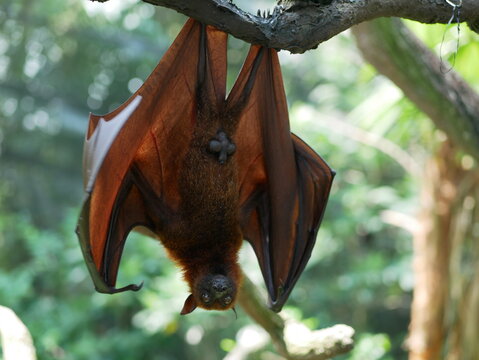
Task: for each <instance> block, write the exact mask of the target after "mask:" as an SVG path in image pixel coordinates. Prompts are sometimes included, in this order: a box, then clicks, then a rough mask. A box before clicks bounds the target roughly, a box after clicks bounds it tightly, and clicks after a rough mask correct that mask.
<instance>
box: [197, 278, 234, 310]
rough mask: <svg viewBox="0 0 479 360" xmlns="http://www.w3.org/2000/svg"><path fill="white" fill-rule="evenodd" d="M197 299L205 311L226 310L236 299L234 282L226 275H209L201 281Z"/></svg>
mask: <svg viewBox="0 0 479 360" xmlns="http://www.w3.org/2000/svg"><path fill="white" fill-rule="evenodd" d="M196 289H197V297H198V298H199V302H200V304H201V305H200V306H201V307H203V308H205V309H216V310H226V309H228V308H230V307H231V306H232V305H233V303H234V299H235V297H236V286H235V284H234V282H233V281H232V280H231V279H230V278H229V277H227V276H224V275H208V276H206V277H204V278H203V279H202V280H200V281H199V283H198V286H197V288H196Z"/></svg>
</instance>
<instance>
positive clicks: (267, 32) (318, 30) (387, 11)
mask: <svg viewBox="0 0 479 360" xmlns="http://www.w3.org/2000/svg"><path fill="white" fill-rule="evenodd" d="M92 1H100V2H105V1H108V0H92ZM117 1H119V0H117ZM143 1H144V2H148V3H150V4H153V5H157V6H163V7H167V8H170V9H173V10H176V11H178V12H180V13H182V14H185V15H187V16H190V17H192V18H195V19H197V20H199V21H201V22H203V23H205V24H209V25H214V26H215V27H217V28H218V29H221V30H223V31H225V32H227V33H229V34H231V35H233V36H235V37H237V38H239V39H242V40H244V41H246V42H248V43H254V44H261V45H264V46H267V47H271V48H275V49H284V50H288V51H290V52H292V53H303V52H305V51H307V50H309V49H314V48H316V47H317V46H318V45H319V44H320V43H322V42H323V41H326V40H328V39H330V38H332V37H333V36H335V35H337V34H339V33H340V32H342V31H344V30H346V29H349V28H350V27H351V26H353V25H355V24H359V23H362V22H364V21H367V20H372V19H375V18H379V17H390V16H395V17H402V18H406V19H411V20H415V21H419V22H423V23H443V24H445V23H447V22H448V21H449V19H450V18H451V15H452V7H451V6H450V5H449V4H448V3H447V2H446V0H414V1H411V0H356V1H351V0H334V1H333V2H332V3H331V4H330V5H315V4H309V5H308V6H299V5H298V6H293V7H290V8H288V9H285V10H284V11H282V12H280V11H279V10H278V11H276V12H275V14H274V15H273V16H271V17H269V18H267V19H264V18H262V17H259V16H255V15H252V14H249V13H247V12H245V11H243V10H241V9H239V8H238V7H237V6H236V5H234V4H233V3H230V2H229V1H228V0H143ZM461 21H467V22H468V23H469V24H472V25H473V24H476V25H477V24H478V23H479V1H477V0H463V1H462V9H461ZM472 25H471V28H474V26H472Z"/></svg>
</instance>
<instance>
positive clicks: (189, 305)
mask: <svg viewBox="0 0 479 360" xmlns="http://www.w3.org/2000/svg"><path fill="white" fill-rule="evenodd" d="M196 306H197V305H196V300H195V298H194V296H193V294H190V296H188V297H187V298H186V301H185V305H183V309H182V310H181V313H180V314H181V315H187V314H189V313H190V312H193V310H195V309H196Z"/></svg>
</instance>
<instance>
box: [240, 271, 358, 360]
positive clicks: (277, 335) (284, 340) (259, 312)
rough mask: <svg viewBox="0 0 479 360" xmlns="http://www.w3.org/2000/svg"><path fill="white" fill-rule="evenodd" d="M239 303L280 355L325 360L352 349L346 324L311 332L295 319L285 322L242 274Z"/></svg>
mask: <svg viewBox="0 0 479 360" xmlns="http://www.w3.org/2000/svg"><path fill="white" fill-rule="evenodd" d="M243 279H244V280H243V285H242V287H241V291H240V292H239V296H238V302H239V304H240V305H241V307H242V308H243V309H244V311H245V312H246V313H247V314H248V315H249V316H250V317H251V318H252V319H253V320H254V321H256V322H257V323H258V324H259V325H260V326H261V327H262V328H263V329H265V330H266V332H268V334H269V335H270V337H271V340H272V341H273V344H274V345H275V347H276V349H277V350H278V352H279V353H280V354H281V355H282V356H284V357H285V358H287V359H290V360H325V359H330V358H332V357H334V356H337V355H340V354H344V353H346V352H348V351H350V350H351V349H352V348H353V339H352V337H353V335H354V330H353V329H352V328H351V327H349V326H347V325H335V326H333V327H331V328H327V329H322V330H316V331H311V330H309V329H308V328H307V327H306V326H304V325H303V324H301V323H298V322H297V321H294V320H292V319H287V320H285V319H283V318H282V317H281V316H280V315H279V314H276V313H275V312H273V311H271V310H270V309H269V308H267V307H266V305H265V301H264V298H263V296H261V295H260V293H259V291H258V289H257V288H256V286H255V285H254V284H253V283H252V282H251V280H249V279H248V277H247V276H246V275H245V274H243Z"/></svg>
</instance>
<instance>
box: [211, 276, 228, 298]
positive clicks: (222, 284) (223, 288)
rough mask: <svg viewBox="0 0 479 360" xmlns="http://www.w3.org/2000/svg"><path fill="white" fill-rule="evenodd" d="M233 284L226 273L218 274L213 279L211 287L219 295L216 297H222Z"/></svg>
mask: <svg viewBox="0 0 479 360" xmlns="http://www.w3.org/2000/svg"><path fill="white" fill-rule="evenodd" d="M232 285H233V284H232V283H231V280H230V279H228V278H227V277H226V276H224V275H216V276H215V277H213V279H212V280H211V289H212V290H213V292H214V293H215V294H216V295H217V296H216V297H221V296H222V295H223V294H225V293H226V292H227V291H228V290H230V289H231V288H232Z"/></svg>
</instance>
